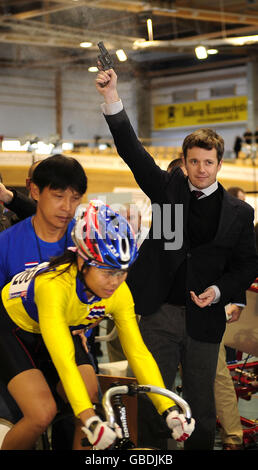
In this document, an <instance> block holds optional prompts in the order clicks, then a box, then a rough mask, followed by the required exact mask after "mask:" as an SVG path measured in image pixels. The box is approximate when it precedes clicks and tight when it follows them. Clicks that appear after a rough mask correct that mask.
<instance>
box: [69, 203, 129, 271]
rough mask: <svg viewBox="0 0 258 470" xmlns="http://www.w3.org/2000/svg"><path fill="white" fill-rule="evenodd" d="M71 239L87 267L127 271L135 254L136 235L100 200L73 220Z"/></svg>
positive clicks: (120, 217) (127, 224) (90, 204)
mask: <svg viewBox="0 0 258 470" xmlns="http://www.w3.org/2000/svg"><path fill="white" fill-rule="evenodd" d="M72 239H73V241H74V244H75V246H76V247H77V250H78V253H79V255H80V256H81V257H82V258H83V259H84V260H85V262H86V264H88V265H89V266H96V267H98V268H103V269H110V268H113V269H124V270H126V269H128V268H129V267H130V266H131V265H132V264H133V262H134V261H135V260H136V258H137V255H138V251H137V243H136V238H135V234H134V232H133V230H132V228H131V226H130V224H129V223H128V222H127V220H126V219H125V218H124V217H122V216H121V215H120V214H118V213H117V212H114V211H113V210H112V209H111V208H110V207H109V206H108V205H106V204H104V203H103V202H102V201H99V200H93V201H90V203H89V205H88V207H87V208H83V209H82V210H81V211H80V213H79V214H78V216H77V218H76V222H75V225H74V228H73V231H72Z"/></svg>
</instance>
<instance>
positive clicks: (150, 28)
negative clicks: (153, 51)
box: [147, 18, 153, 41]
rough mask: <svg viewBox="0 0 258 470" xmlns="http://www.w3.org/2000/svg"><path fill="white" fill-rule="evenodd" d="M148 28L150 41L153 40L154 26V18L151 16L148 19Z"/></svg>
mask: <svg viewBox="0 0 258 470" xmlns="http://www.w3.org/2000/svg"><path fill="white" fill-rule="evenodd" d="M147 30H148V38H149V41H153V27H152V19H151V18H148V20H147Z"/></svg>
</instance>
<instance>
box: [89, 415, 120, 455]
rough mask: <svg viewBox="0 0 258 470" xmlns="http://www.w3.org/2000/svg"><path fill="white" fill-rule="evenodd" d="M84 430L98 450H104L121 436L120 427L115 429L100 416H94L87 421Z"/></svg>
mask: <svg viewBox="0 0 258 470" xmlns="http://www.w3.org/2000/svg"><path fill="white" fill-rule="evenodd" d="M82 430H83V431H84V432H85V434H86V436H87V438H88V440H89V442H90V443H91V444H92V445H93V446H94V447H95V448H96V449H97V450H104V449H107V448H108V447H110V446H111V445H112V444H113V443H114V442H115V440H116V438H117V437H119V430H120V428H119V427H118V429H116V430H115V431H113V429H111V428H110V426H109V425H108V424H107V422H104V421H102V420H101V419H100V418H99V417H98V416H92V417H91V418H89V419H88V420H87V421H86V423H85V426H83V427H82Z"/></svg>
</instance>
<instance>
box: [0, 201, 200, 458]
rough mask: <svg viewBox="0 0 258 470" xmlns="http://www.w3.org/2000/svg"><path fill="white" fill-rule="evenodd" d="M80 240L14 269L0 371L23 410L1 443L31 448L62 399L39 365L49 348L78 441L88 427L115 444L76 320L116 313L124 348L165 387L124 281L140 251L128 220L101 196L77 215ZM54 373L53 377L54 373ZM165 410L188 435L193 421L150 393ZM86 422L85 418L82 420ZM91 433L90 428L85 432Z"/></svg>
mask: <svg viewBox="0 0 258 470" xmlns="http://www.w3.org/2000/svg"><path fill="white" fill-rule="evenodd" d="M72 237H73V241H74V244H75V246H74V247H73V248H71V249H68V250H66V252H65V253H64V254H63V255H61V256H59V257H56V258H53V259H51V260H50V262H49V263H44V264H41V265H39V266H38V267H37V268H34V270H33V269H32V270H31V271H30V273H28V270H27V271H26V272H22V273H19V274H17V275H16V276H14V278H13V279H12V281H11V282H10V283H9V284H7V285H6V286H5V287H4V288H3V290H2V305H1V306H0V328H1V332H2V334H1V337H0V376H1V378H2V380H4V381H5V383H6V384H8V389H9V391H10V393H11V395H12V396H13V398H14V399H15V400H16V402H17V403H18V405H19V407H20V409H21V410H22V413H23V418H22V419H21V420H20V421H18V423H17V424H15V425H14V427H13V428H12V429H11V430H10V431H9V432H8V433H7V434H6V436H5V439H4V441H3V445H2V449H18V450H19V449H30V448H32V447H33V445H34V443H35V442H36V440H37V438H38V437H39V436H40V435H41V433H42V432H43V431H44V430H45V429H46V428H47V426H48V425H49V424H50V422H51V421H52V419H53V418H54V416H55V414H56V403H55V400H54V398H53V395H52V393H51V391H50V388H49V386H48V384H47V382H46V379H45V377H44V375H43V373H42V372H43V368H42V370H41V369H40V361H41V360H42V358H43V357H44V358H45V355H46V353H47V354H49V356H50V358H51V360H52V362H53V365H54V367H55V370H56V371H57V374H58V380H59V383H58V386H57V390H58V391H59V392H60V394H61V383H62V387H63V391H64V393H65V397H66V398H67V400H68V402H69V403H70V405H71V407H72V409H73V412H74V414H75V416H76V417H77V418H79V419H78V420H77V426H76V429H75V440H74V449H79V448H80V441H81V437H82V435H83V433H82V432H81V430H82V431H83V432H84V433H85V434H86V435H87V438H88V440H89V442H90V444H91V445H94V446H95V447H96V448H97V449H104V448H107V447H108V446H110V445H111V444H112V443H113V442H114V440H115V439H116V437H117V436H119V433H120V430H119V428H118V429H111V428H110V427H109V426H108V424H107V423H106V422H103V421H102V420H101V419H100V417H99V416H97V415H96V413H95V411H94V406H93V403H94V402H95V401H97V391H98V388H97V379H96V375H95V372H94V369H93V367H92V365H91V362H90V360H89V358H88V356H87V353H86V351H85V349H84V348H83V347H82V344H81V341H80V340H79V338H78V336H72V335H71V329H72V328H73V327H74V328H76V329H78V328H79V327H82V328H84V327H93V325H94V324H96V323H98V322H99V321H101V320H102V319H103V318H104V317H106V316H109V315H111V316H112V317H113V319H114V322H115V325H116V327H117V330H118V335H119V338H120V341H121V344H122V347H123V349H124V352H125V355H126V357H127V359H128V361H129V363H130V365H131V367H132V369H133V371H134V373H135V376H136V378H137V380H138V382H139V383H142V384H148V383H151V384H153V385H156V386H159V387H164V383H163V380H162V378H161V375H160V372H159V370H158V367H157V365H156V363H155V361H154V359H153V357H152V355H151V354H150V353H149V351H148V350H147V348H146V346H145V345H144V343H143V340H142V338H141V335H140V332H139V329H138V325H137V321H136V317H135V312H134V304H133V299H132V296H131V293H130V291H129V288H128V286H127V284H126V283H125V282H124V281H125V279H126V276H127V271H128V269H129V268H130V266H131V265H132V263H133V262H134V260H135V259H136V257H137V248H136V241H135V237H134V234H133V232H132V230H131V227H130V225H129V224H128V223H127V221H126V220H125V219H124V218H123V217H121V216H120V215H119V214H117V213H115V212H113V211H112V209H111V208H110V207H108V206H106V205H104V204H103V203H102V202H101V201H91V202H90V204H89V206H88V208H87V209H83V210H82V211H81V213H80V214H79V215H78V216H77V219H76V223H75V226H74V229H73V232H72ZM52 380H53V379H52ZM150 398H151V399H152V401H153V403H154V405H155V406H156V408H157V410H158V412H159V413H160V414H163V413H164V416H165V417H166V422H167V424H168V427H169V428H170V429H172V430H173V434H172V435H173V437H174V438H175V439H178V440H185V439H187V437H189V436H190V434H191V433H192V431H193V429H194V420H192V421H191V423H190V424H188V423H187V422H186V420H185V417H184V415H182V414H179V412H178V410H177V408H176V407H175V403H174V402H173V401H172V400H170V399H168V398H167V397H163V396H158V395H153V396H150ZM82 425H83V426H82ZM85 434H84V436H85Z"/></svg>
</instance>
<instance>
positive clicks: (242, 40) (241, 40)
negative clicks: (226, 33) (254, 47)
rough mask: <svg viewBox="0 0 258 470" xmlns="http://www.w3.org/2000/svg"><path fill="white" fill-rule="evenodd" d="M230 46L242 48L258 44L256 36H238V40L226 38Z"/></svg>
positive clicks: (257, 36)
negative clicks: (245, 45) (246, 45)
mask: <svg viewBox="0 0 258 470" xmlns="http://www.w3.org/2000/svg"><path fill="white" fill-rule="evenodd" d="M227 39H228V42H230V44H233V45H234V46H244V44H252V43H255V42H258V35H254V36H240V37H238V38H227Z"/></svg>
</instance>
